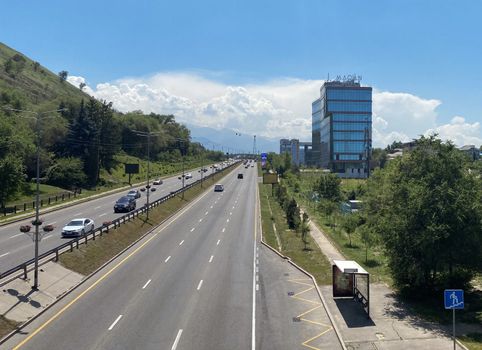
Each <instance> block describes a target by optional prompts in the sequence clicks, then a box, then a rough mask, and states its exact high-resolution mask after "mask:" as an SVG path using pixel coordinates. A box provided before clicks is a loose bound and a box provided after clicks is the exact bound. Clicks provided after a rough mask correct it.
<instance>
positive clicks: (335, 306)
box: [310, 221, 469, 350]
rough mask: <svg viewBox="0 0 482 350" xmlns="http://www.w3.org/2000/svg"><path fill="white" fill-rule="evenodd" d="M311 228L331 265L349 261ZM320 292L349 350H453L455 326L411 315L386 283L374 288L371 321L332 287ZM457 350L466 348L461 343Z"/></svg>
mask: <svg viewBox="0 0 482 350" xmlns="http://www.w3.org/2000/svg"><path fill="white" fill-rule="evenodd" d="M310 229H311V232H310V234H311V235H312V237H313V239H314V240H315V241H316V243H317V244H318V246H319V247H320V249H321V251H322V252H323V254H324V255H325V256H326V257H327V258H328V260H330V262H333V260H347V259H346V258H345V257H344V256H343V254H341V253H340V252H339V251H338V250H337V249H336V248H335V247H334V246H333V244H332V243H331V242H330V240H329V239H328V238H327V237H326V235H325V234H324V233H323V231H322V230H321V229H320V228H319V227H318V226H316V224H315V223H314V222H313V221H310ZM320 290H321V293H322V294H323V297H324V298H325V300H326V302H327V307H328V308H329V309H330V311H331V313H332V315H333V317H334V321H335V322H336V324H337V326H338V329H339V330H340V332H341V334H342V336H343V339H344V340H345V345H346V346H347V347H348V348H349V349H359V350H364V349H387V350H401V349H415V350H418V349H420V350H421V349H453V340H452V339H451V338H450V337H451V333H450V332H451V327H446V326H441V325H439V324H436V323H431V322H427V321H424V320H422V319H420V318H418V317H416V316H415V315H412V314H410V313H409V312H408V311H407V310H406V309H405V307H404V305H403V303H401V302H400V301H399V300H397V298H396V295H395V293H394V291H393V290H391V289H390V288H388V287H387V286H386V285H384V284H379V283H377V284H371V285H370V318H367V317H366V313H365V312H364V311H363V309H362V307H361V305H360V304H359V303H357V302H355V301H353V300H352V299H337V300H335V299H333V295H332V287H331V286H320ZM468 326H469V325H468ZM457 349H460V350H462V349H465V347H462V346H460V345H458V344H457Z"/></svg>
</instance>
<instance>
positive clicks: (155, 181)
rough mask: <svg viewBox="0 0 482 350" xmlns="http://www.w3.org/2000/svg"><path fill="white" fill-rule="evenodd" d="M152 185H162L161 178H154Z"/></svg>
mask: <svg viewBox="0 0 482 350" xmlns="http://www.w3.org/2000/svg"><path fill="white" fill-rule="evenodd" d="M152 184H153V185H162V180H161V179H156V180H154V182H153V183H152Z"/></svg>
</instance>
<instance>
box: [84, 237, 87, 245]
mask: <svg viewBox="0 0 482 350" xmlns="http://www.w3.org/2000/svg"><path fill="white" fill-rule="evenodd" d="M84 238H85V244H86V245H87V235H84Z"/></svg>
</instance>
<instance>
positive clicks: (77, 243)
mask: <svg viewBox="0 0 482 350" xmlns="http://www.w3.org/2000/svg"><path fill="white" fill-rule="evenodd" d="M75 243H76V245H77V247H76V248H77V249H79V239H78V238H77V239H76V240H75Z"/></svg>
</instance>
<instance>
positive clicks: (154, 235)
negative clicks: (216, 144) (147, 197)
mask: <svg viewBox="0 0 482 350" xmlns="http://www.w3.org/2000/svg"><path fill="white" fill-rule="evenodd" d="M209 193H210V192H209V191H206V192H205V193H204V194H202V195H201V196H199V197H198V198H197V199H196V200H194V201H193V202H191V203H190V204H188V205H187V206H186V207H184V208H183V209H182V210H181V211H180V212H179V213H178V214H177V215H175V216H174V217H173V219H172V220H171V221H169V222H168V223H167V224H166V225H165V226H164V227H161V228H159V229H158V230H157V231H156V232H155V233H154V234H153V235H152V236H151V237H149V238H148V239H147V240H146V241H145V242H144V243H142V244H141V245H140V246H138V247H137V248H136V249H134V250H133V251H132V252H131V253H129V254H128V255H127V256H126V257H124V258H123V259H122V260H121V261H119V262H118V263H117V264H116V265H114V266H113V267H112V268H111V269H110V270H109V271H107V272H106V273H105V274H103V275H102V276H101V277H100V278H99V279H98V280H97V281H95V282H94V283H92V284H91V285H90V286H89V287H88V288H87V289H86V290H84V291H83V292H82V293H80V294H79V295H78V296H76V297H75V298H74V299H73V300H72V301H70V302H69V303H68V304H67V305H65V306H64V307H63V308H62V309H60V310H59V311H58V312H57V313H56V314H55V315H53V316H52V317H50V318H49V319H48V320H47V321H45V322H44V323H42V324H41V325H40V326H39V327H38V328H37V329H35V330H34V331H33V332H32V333H30V334H29V335H28V336H27V337H26V338H25V339H24V340H22V341H21V342H20V343H18V344H17V345H16V346H15V347H14V348H13V349H12V350H18V349H20V348H21V347H23V346H24V345H25V344H26V343H28V342H29V341H30V340H31V339H32V338H33V337H35V336H36V335H37V334H38V333H39V332H41V331H42V330H43V329H44V328H45V327H47V326H48V325H49V324H51V323H52V322H53V321H54V320H56V319H57V318H58V317H59V316H60V315H62V314H63V313H64V312H65V311H67V310H68V309H69V308H70V307H71V306H72V305H73V304H75V303H76V302H77V301H79V300H80V299H81V298H83V297H84V296H85V295H86V294H87V293H89V292H90V291H91V290H93V289H94V288H95V287H96V286H97V285H98V284H100V283H101V282H102V281H103V280H105V279H106V278H107V277H109V276H110V275H111V274H112V273H113V272H114V271H116V270H117V269H118V268H119V267H120V266H122V265H123V264H124V263H125V262H126V261H127V260H129V259H130V258H131V257H132V256H133V255H135V254H136V253H138V252H139V251H140V250H142V249H143V248H144V247H145V246H146V245H147V244H149V243H150V242H151V241H152V240H153V239H154V238H156V237H157V236H158V235H159V233H161V232H162V231H164V230H165V229H166V228H168V227H169V226H171V224H173V223H174V222H176V221H177V219H179V218H180V217H181V216H183V215H184V214H185V213H186V212H187V211H188V210H190V209H191V208H192V207H193V206H194V205H195V204H196V203H199V202H200V201H201V200H202V199H203V198H204V197H206V196H207V195H208V194H209Z"/></svg>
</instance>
